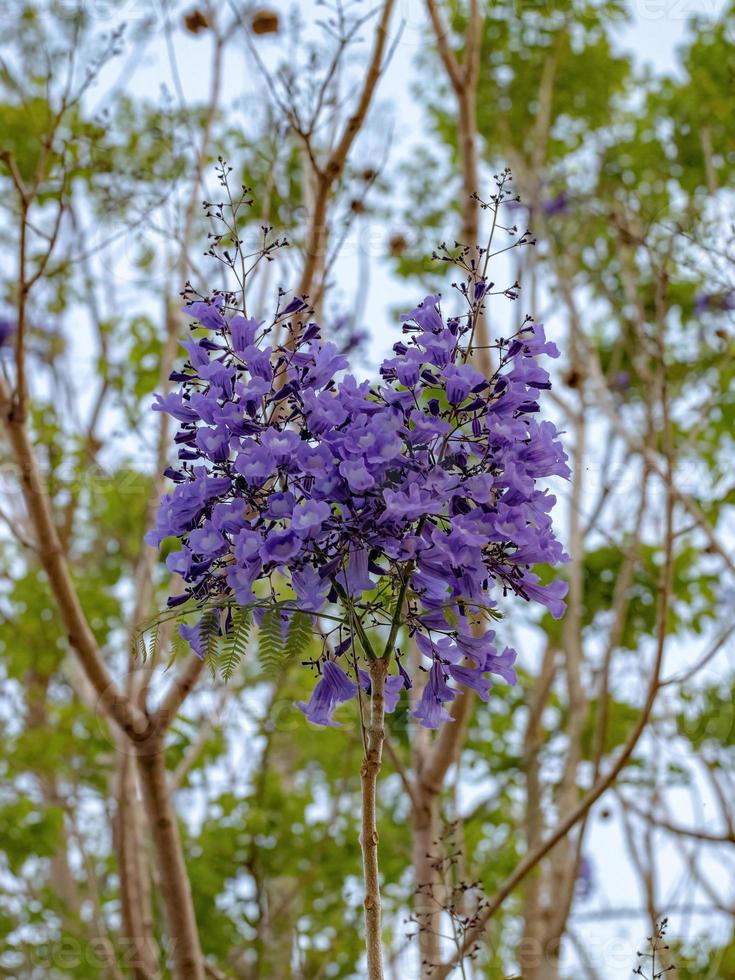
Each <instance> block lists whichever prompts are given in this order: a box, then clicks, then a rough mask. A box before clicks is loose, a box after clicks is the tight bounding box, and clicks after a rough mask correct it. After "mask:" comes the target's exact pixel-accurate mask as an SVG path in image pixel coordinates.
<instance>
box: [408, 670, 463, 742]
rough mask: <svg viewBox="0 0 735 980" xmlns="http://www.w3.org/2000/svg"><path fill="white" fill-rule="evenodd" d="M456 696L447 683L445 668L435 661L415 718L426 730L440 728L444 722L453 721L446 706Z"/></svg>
mask: <svg viewBox="0 0 735 980" xmlns="http://www.w3.org/2000/svg"><path fill="white" fill-rule="evenodd" d="M455 694H456V692H455V691H453V690H452V689H451V687H449V685H448V684H447V682H446V677H445V675H444V668H443V667H442V665H441V663H440V662H439V661H438V660H435V661H434V664H433V666H432V668H431V670H430V671H429V678H428V680H427V682H426V684H425V685H424V690H423V692H422V694H421V698H420V700H419V703H418V704H417V705H416V709H415V711H413V712H412V715H413V717H414V718H417V719H418V720H419V721H420V722H421V724H422V725H423V726H424V728H438V727H439V725H440V724H441V723H442V722H443V721H451V720H452V716H451V715H450V714H449V712H448V711H447V710H446V708H445V707H444V704H445V703H446V702H447V701H452V700H453V699H454V697H455Z"/></svg>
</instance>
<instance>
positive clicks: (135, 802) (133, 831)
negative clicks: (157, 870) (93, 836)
mask: <svg viewBox="0 0 735 980" xmlns="http://www.w3.org/2000/svg"><path fill="white" fill-rule="evenodd" d="M118 752H120V753H122V756H121V759H120V764H119V767H118V773H117V775H118V779H117V787H116V798H117V812H116V817H115V826H114V831H115V832H114V835H113V836H114V842H115V850H116V851H117V863H118V869H119V874H120V900H121V906H122V920H123V927H124V934H123V937H122V941H123V944H124V945H125V946H126V947H127V949H126V950H125V951H124V952H125V957H124V962H125V963H126V964H129V966H130V968H131V971H132V974H133V976H134V977H135V980H151V978H154V977H156V976H157V975H158V949H157V944H156V940H155V930H154V925H153V908H152V905H151V887H150V879H149V868H148V855H147V849H146V847H145V832H144V831H145V827H144V821H145V817H144V814H143V813H142V809H141V801H140V800H139V799H138V785H137V779H136V769H135V760H134V758H133V757H132V755H131V754H130V749H129V747H128V746H127V745H126V744H125V742H123V741H122V740H120V745H119V746H118Z"/></svg>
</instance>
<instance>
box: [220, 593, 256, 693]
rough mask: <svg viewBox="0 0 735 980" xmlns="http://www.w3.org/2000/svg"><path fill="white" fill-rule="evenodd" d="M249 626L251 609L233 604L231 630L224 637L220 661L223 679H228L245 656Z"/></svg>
mask: <svg viewBox="0 0 735 980" xmlns="http://www.w3.org/2000/svg"><path fill="white" fill-rule="evenodd" d="M251 627H252V613H251V611H250V610H249V609H247V608H245V607H242V606H235V607H234V608H233V610H232V625H231V632H230V634H229V635H228V636H227V638H226V641H225V644H224V650H223V652H222V658H221V661H220V668H221V670H222V680H223V681H229V680H230V678H231V677H232V675H233V674H234V673H235V670H236V669H237V667H238V664H239V663H240V661H241V660H242V658H243V657H244V656H245V653H246V651H247V648H248V640H249V639H250V630H251Z"/></svg>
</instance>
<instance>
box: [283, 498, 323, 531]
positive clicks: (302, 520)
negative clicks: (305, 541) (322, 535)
mask: <svg viewBox="0 0 735 980" xmlns="http://www.w3.org/2000/svg"><path fill="white" fill-rule="evenodd" d="M331 514H332V508H331V507H330V506H329V504H327V503H325V502H324V501H323V500H302V501H301V502H300V503H299V504H298V505H297V506H296V507H295V508H294V510H293V514H292V515H291V527H292V528H293V530H294V531H295V532H296V533H297V534H298V535H299V536H300V537H302V538H311V537H314V535H315V534H317V532H319V531H320V530H321V527H322V525H323V524H324V522H325V521H327V520H329V518H330V517H331Z"/></svg>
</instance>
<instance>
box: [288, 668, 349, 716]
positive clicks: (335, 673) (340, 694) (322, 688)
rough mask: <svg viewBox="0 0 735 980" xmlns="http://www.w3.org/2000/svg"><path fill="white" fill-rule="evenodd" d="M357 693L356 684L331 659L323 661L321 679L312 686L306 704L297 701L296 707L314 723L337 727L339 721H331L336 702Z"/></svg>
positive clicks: (345, 699) (347, 698) (338, 702)
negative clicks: (311, 691) (312, 689)
mask: <svg viewBox="0 0 735 980" xmlns="http://www.w3.org/2000/svg"><path fill="white" fill-rule="evenodd" d="M356 694H357V685H356V684H354V683H353V682H352V681H351V680H350V679H349V677H348V676H347V674H345V672H344V671H343V670H342V669H341V668H340V667H338V666H337V664H335V663H334V661H332V660H327V661H325V663H324V667H323V674H322V677H321V680H320V681H319V682H318V684H317V685H316V687H315V688H314V692H313V694H312V695H311V697H310V698H309V702H308V704H305V703H304V702H303V701H298V702H297V704H296V707H297V708H299V709H300V710H301V711H303V712H304V714H305V715H306V717H307V718H308V719H309V721H310V722H312V724H314V725H326V726H328V727H330V728H339V723H338V722H336V721H333V719H332V713H333V712H334V709H335V708H336V707H337V705H338V704H341V703H342V702H343V701H349V700H351V699H352V698H354V697H355V695H356Z"/></svg>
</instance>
